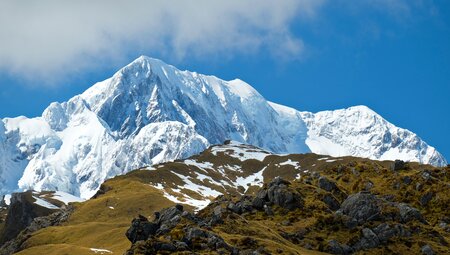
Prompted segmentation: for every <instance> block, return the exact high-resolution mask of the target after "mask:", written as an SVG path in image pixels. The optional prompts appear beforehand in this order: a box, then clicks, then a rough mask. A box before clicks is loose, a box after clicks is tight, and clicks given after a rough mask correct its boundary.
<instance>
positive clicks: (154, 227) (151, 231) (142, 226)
mask: <svg viewBox="0 0 450 255" xmlns="http://www.w3.org/2000/svg"><path fill="white" fill-rule="evenodd" d="M158 229H159V226H158V224H156V223H153V222H149V221H148V220H147V218H146V217H144V216H142V215H139V217H138V218H135V219H133V220H132V221H131V226H130V228H129V229H128V230H127V232H126V233H125V235H126V237H127V238H128V240H130V242H131V243H136V242H137V241H141V240H147V239H148V238H149V237H150V236H152V235H155V234H156V231H158Z"/></svg>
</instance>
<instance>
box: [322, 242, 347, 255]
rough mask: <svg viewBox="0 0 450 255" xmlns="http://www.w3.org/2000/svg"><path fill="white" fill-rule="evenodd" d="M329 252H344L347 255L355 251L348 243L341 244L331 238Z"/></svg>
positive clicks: (343, 254)
mask: <svg viewBox="0 0 450 255" xmlns="http://www.w3.org/2000/svg"><path fill="white" fill-rule="evenodd" d="M327 252H329V253H331V254H342V255H347V254H351V253H352V252H353V250H352V248H351V247H350V246H348V245H346V244H340V243H339V242H338V241H336V240H331V241H329V242H328V249H327Z"/></svg>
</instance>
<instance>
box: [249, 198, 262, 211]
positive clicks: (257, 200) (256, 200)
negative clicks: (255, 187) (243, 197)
mask: <svg viewBox="0 0 450 255" xmlns="http://www.w3.org/2000/svg"><path fill="white" fill-rule="evenodd" d="M252 205H253V207H254V208H255V209H258V210H261V209H263V208H264V199H263V198H260V197H255V198H254V199H253V201H252Z"/></svg>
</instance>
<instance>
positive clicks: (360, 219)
mask: <svg viewBox="0 0 450 255" xmlns="http://www.w3.org/2000/svg"><path fill="white" fill-rule="evenodd" d="M378 204H379V199H378V198H376V196H375V195H373V194H371V193H368V192H359V193H356V194H352V195H350V196H349V197H348V198H347V199H346V200H344V202H343V203H342V204H341V209H339V211H340V212H342V213H343V214H345V215H347V216H349V217H350V218H352V219H354V220H356V221H357V223H358V224H363V223H365V222H366V221H371V220H376V219H378V218H379V216H380V208H379V206H378Z"/></svg>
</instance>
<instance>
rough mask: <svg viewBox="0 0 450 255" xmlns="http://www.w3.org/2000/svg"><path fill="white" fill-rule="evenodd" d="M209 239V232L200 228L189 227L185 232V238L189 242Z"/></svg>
mask: <svg viewBox="0 0 450 255" xmlns="http://www.w3.org/2000/svg"><path fill="white" fill-rule="evenodd" d="M208 237H209V234H208V232H207V231H205V230H203V229H200V228H196V227H188V228H187V229H186V230H185V238H186V239H187V240H189V241H192V240H193V239H198V238H208Z"/></svg>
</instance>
